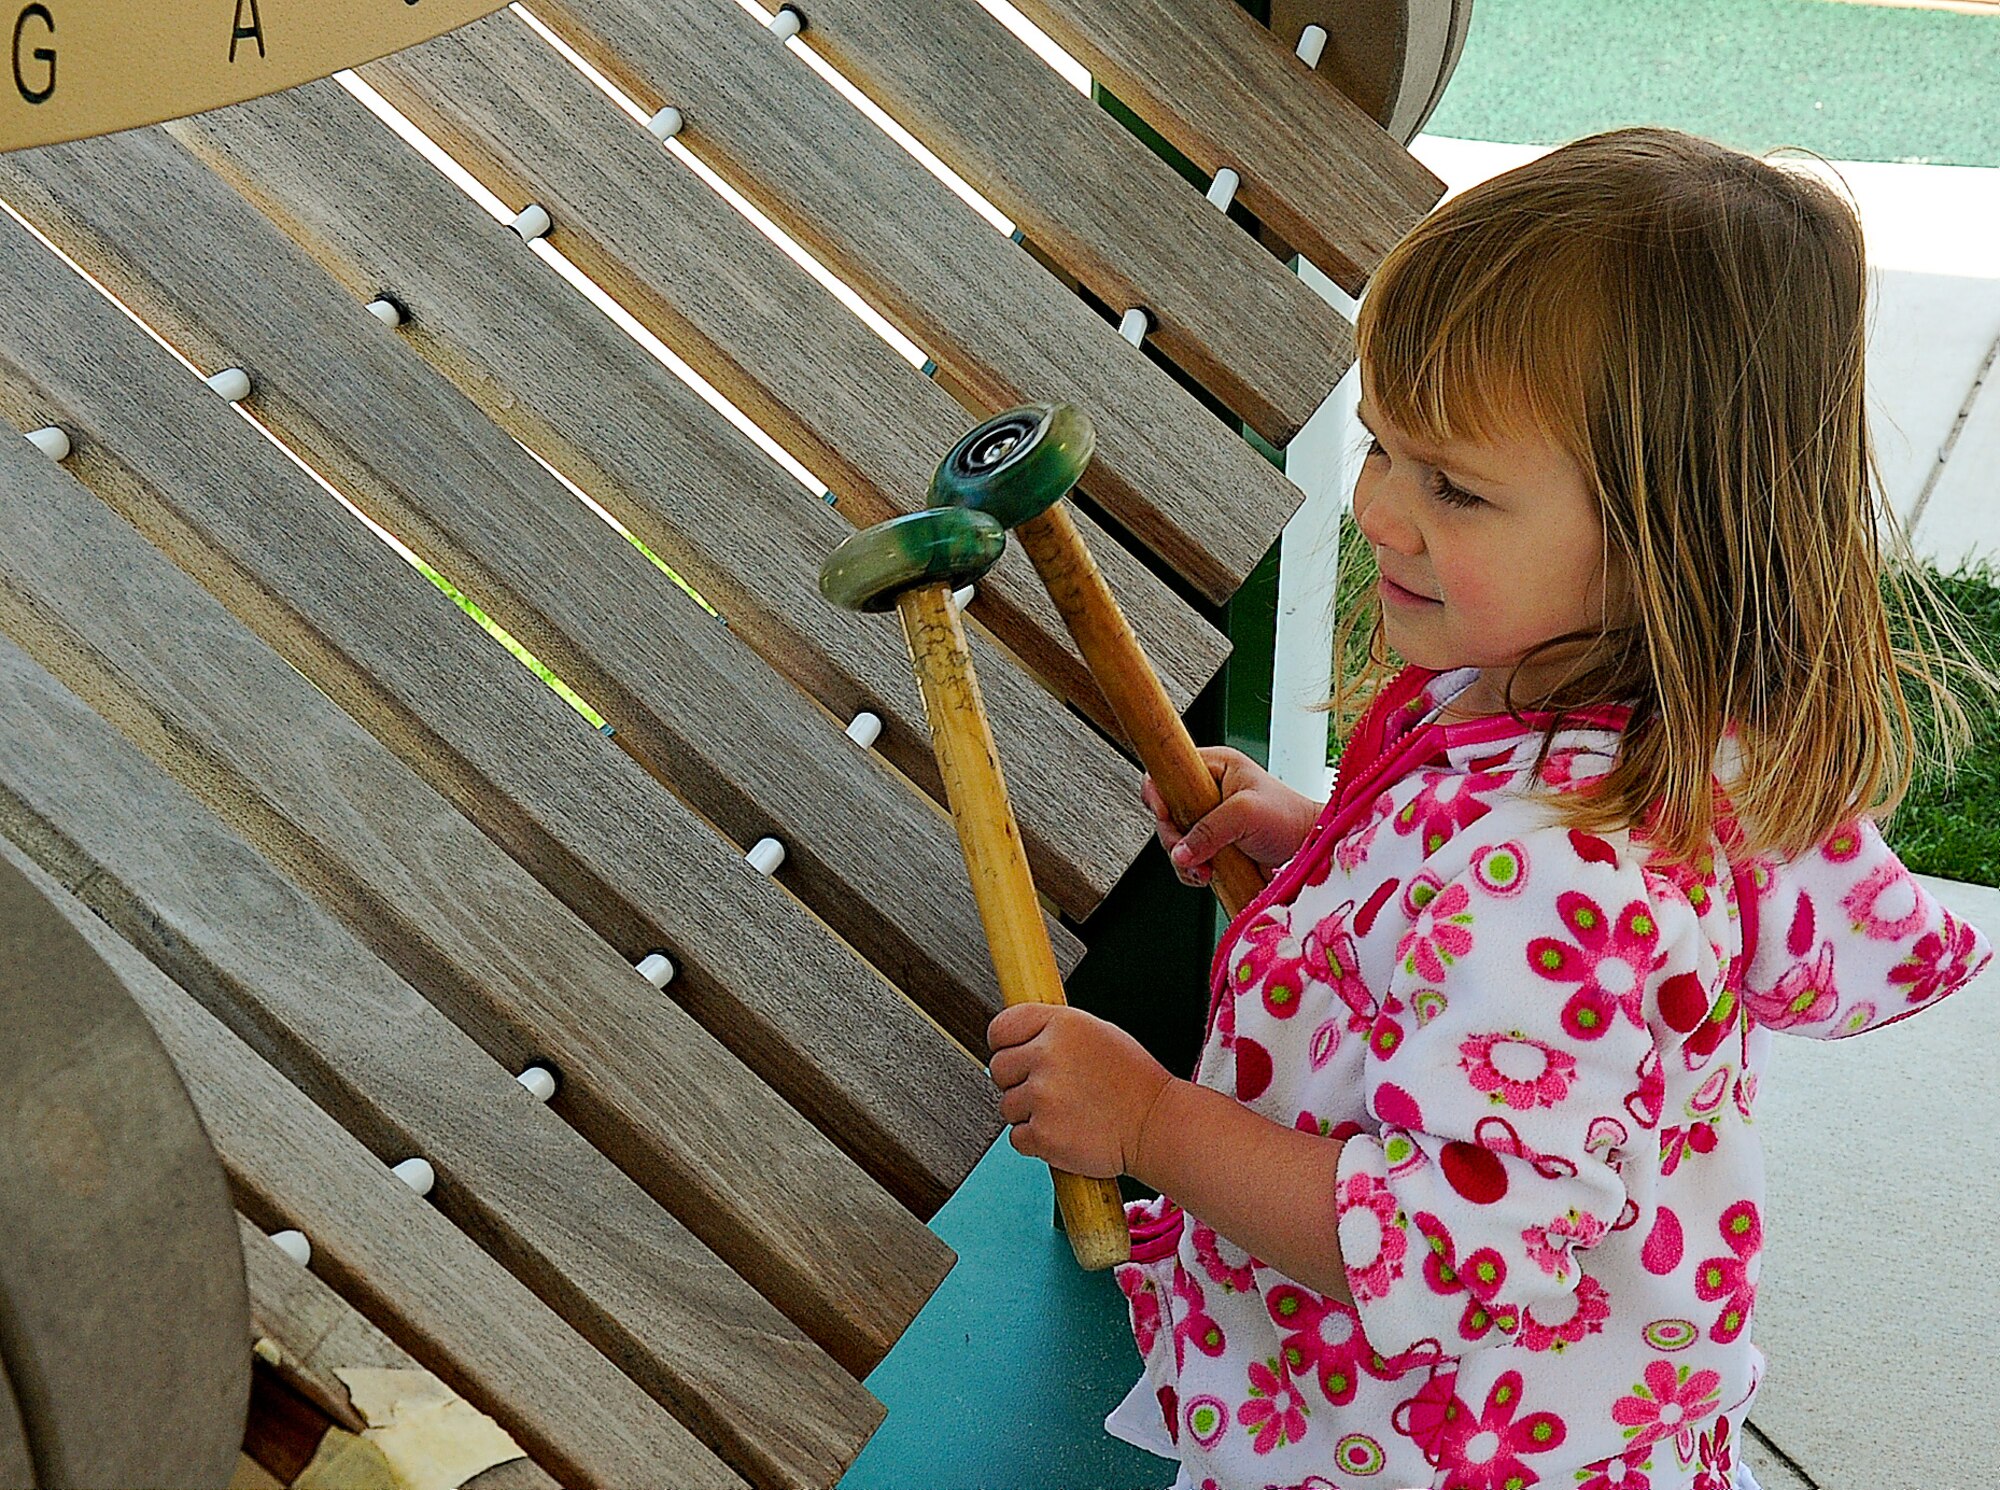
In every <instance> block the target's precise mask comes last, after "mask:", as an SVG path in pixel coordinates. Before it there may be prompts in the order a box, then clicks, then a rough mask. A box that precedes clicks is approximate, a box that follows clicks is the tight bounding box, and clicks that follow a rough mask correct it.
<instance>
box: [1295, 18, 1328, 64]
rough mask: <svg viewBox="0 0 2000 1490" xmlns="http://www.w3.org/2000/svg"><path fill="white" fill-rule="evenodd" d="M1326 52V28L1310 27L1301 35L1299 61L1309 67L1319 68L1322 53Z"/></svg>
mask: <svg viewBox="0 0 2000 1490" xmlns="http://www.w3.org/2000/svg"><path fill="white" fill-rule="evenodd" d="M1325 50H1326V27H1324V26H1308V27H1306V29H1305V30H1303V31H1301V32H1300V33H1299V61H1301V62H1303V63H1305V65H1306V66H1307V67H1318V66H1319V58H1320V53H1322V52H1324V51H1325Z"/></svg>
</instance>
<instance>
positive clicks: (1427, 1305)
mask: <svg viewBox="0 0 2000 1490" xmlns="http://www.w3.org/2000/svg"><path fill="white" fill-rule="evenodd" d="M1476 676H1477V675H1476V673H1473V672H1472V671H1471V670H1461V671H1460V672H1459V673H1455V674H1446V675H1438V674H1428V673H1425V672H1424V671H1423V670H1422V669H1409V670H1407V671H1406V673H1405V674H1404V675H1403V676H1402V677H1401V678H1399V679H1398V680H1397V682H1396V684H1395V685H1394V687H1395V688H1396V689H1400V690H1402V692H1400V693H1397V694H1394V695H1385V700H1386V701H1385V702H1384V703H1383V705H1382V711H1381V713H1380V716H1379V717H1378V718H1377V720H1376V723H1375V724H1374V725H1371V724H1370V723H1369V722H1368V721H1364V724H1363V727H1362V729H1361V731H1360V732H1359V734H1358V736H1357V742H1356V744H1355V745H1351V746H1350V747H1349V755H1350V756H1351V757H1352V758H1351V759H1349V758H1343V761H1342V764H1341V772H1340V780H1341V788H1342V795H1341V796H1340V797H1337V798H1336V800H1335V801H1334V802H1333V803H1330V804H1329V805H1328V809H1327V811H1326V813H1325V814H1324V815H1323V816H1322V818H1321V820H1320V823H1319V825H1318V826H1317V827H1316V828H1315V830H1314V833H1313V836H1312V837H1311V838H1310V839H1309V840H1308V847H1307V850H1306V851H1305V852H1304V853H1303V854H1302V856H1301V859H1300V860H1299V861H1297V862H1295V863H1294V864H1292V865H1290V866H1286V867H1285V868H1284V869H1283V870H1281V872H1280V874H1279V875H1278V877H1277V879H1276V880H1275V881H1274V882H1273V884H1272V886H1271V887H1270V889H1269V890H1268V891H1267V892H1266V893H1265V894H1264V895H1263V896H1262V897H1260V899H1259V901H1258V902H1257V903H1256V904H1253V906H1252V907H1251V908H1250V910H1249V911H1248V912H1247V913H1246V914H1245V915H1244V916H1242V917H1240V918H1239V920H1238V922H1237V924H1235V925H1234V926H1232V927H1231V929H1230V932H1229V933H1228V935H1226V936H1225V938H1224V941H1223V946H1222V947H1221V948H1220V949H1219V950H1218V954H1217V961H1216V982H1215V985H1214V989H1213V992H1214V995H1215V1002H1214V1004H1213V1006H1212V1007H1213V1010H1214V1013H1213V1019H1212V1027H1211V1029H1210V1030H1209V1032H1208V1035H1207V1038H1206V1041H1205V1044H1204V1048H1203V1052H1202V1056H1201V1063H1200V1066H1199V1068H1198V1072H1197V1079H1198V1080H1200V1081H1202V1082H1203V1083H1205V1084H1207V1085H1210V1086H1213V1087H1216V1088H1217V1089H1219V1090H1222V1091H1225V1092H1232V1093H1234V1094H1235V1095H1237V1096H1238V1097H1239V1098H1240V1099H1242V1100H1246V1101H1249V1100H1253V1099H1254V1100H1255V1102H1256V1104H1257V1107H1258V1110H1259V1111H1261V1112H1263V1113H1264V1114H1265V1115H1266V1116H1268V1117H1270V1118H1272V1119H1273V1120H1274V1121H1277V1122H1279V1123H1281V1124H1283V1125H1284V1126H1286V1127H1288V1128H1293V1129H1296V1130H1297V1131H1300V1132H1305V1133H1310V1134H1313V1135H1314V1136H1316V1137H1320V1138H1324V1139H1325V1140H1327V1141H1328V1142H1337V1143H1339V1144H1340V1145H1341V1148H1340V1152H1339V1156H1338V1160H1337V1165H1338V1173H1337V1177H1336V1180H1335V1183H1334V1185H1333V1187H1332V1193H1331V1194H1317V1195H1301V1196H1299V1197H1297V1204H1298V1205H1299V1207H1300V1209H1301V1213H1302V1215H1303V1214H1305V1213H1307V1212H1317V1213H1318V1214H1319V1215H1321V1216H1324V1215H1326V1214H1327V1213H1328V1212H1329V1211H1330V1212H1331V1219H1332V1220H1333V1222H1334V1224H1335V1225H1336V1227H1337V1229H1338V1234H1339V1241H1340V1253H1341V1256H1340V1261H1341V1262H1342V1264H1343V1265H1344V1267H1345V1270H1346V1275H1347V1283H1348V1286H1349V1289H1350V1291H1351V1293H1352V1297H1353V1300H1354V1302H1353V1303H1352V1304H1351V1305H1350V1304H1346V1303H1342V1302H1340V1301H1339V1300H1338V1299H1335V1298H1330V1297H1328V1295H1327V1294H1326V1293H1325V1292H1322V1291H1318V1290H1315V1289H1313V1288H1310V1287H1308V1286H1306V1285H1305V1284H1303V1283H1301V1282H1299V1281H1297V1280H1294V1279H1291V1278H1288V1277H1286V1276H1284V1275H1283V1274H1282V1273H1281V1272H1279V1271H1278V1270H1276V1269H1274V1268H1272V1267H1270V1266H1268V1265H1266V1264H1265V1263H1264V1262H1263V1261H1261V1260H1259V1259H1258V1258H1256V1257H1253V1256H1251V1255H1249V1254H1248V1253H1247V1252H1245V1251H1244V1250H1242V1249H1241V1248H1240V1247H1237V1246H1235V1245H1234V1244H1233V1243H1231V1242H1230V1241H1229V1240H1228V1239H1227V1238H1226V1237H1224V1236H1221V1235H1219V1234H1218V1233H1217V1232H1216V1231H1215V1230H1214V1229H1212V1228H1211V1227H1209V1226H1207V1225H1206V1224H1204V1223H1203V1222H1202V1221H1201V1220H1199V1219H1198V1218H1195V1217H1191V1216H1181V1215H1180V1214H1179V1212H1178V1211H1177V1209H1176V1208H1175V1207H1174V1206H1173V1204H1172V1202H1171V1201H1168V1200H1164V1199H1162V1200H1157V1201H1150V1202H1146V1203H1145V1204H1144V1205H1143V1206H1141V1207H1138V1208H1137V1209H1136V1210H1135V1211H1134V1229H1135V1236H1137V1235H1142V1234H1143V1235H1144V1237H1145V1238H1146V1247H1145V1253H1144V1256H1145V1260H1143V1261H1140V1260H1138V1259H1139V1257H1140V1254H1139V1253H1138V1252H1136V1251H1135V1262H1134V1263H1133V1264H1131V1265H1128V1266H1127V1267H1125V1268H1121V1269H1120V1270H1119V1274H1118V1281H1119V1286H1120V1288H1121V1290H1122V1291H1123V1292H1124V1294H1125V1296H1126V1298H1127V1300H1128V1303H1129V1307H1130V1311H1131V1314H1132V1323H1133V1332H1134V1339H1135V1341H1136V1342H1137V1344H1138V1345H1139V1347H1140V1350H1141V1352H1142V1354H1143V1355H1144V1358H1145V1376H1144V1379H1143V1381H1142V1383H1141V1384H1140V1386H1138V1387H1136V1388H1135V1390H1134V1393H1133V1395H1132V1397H1131V1398H1128V1402H1127V1405H1126V1406H1124V1407H1121V1408H1120V1409H1119V1411H1118V1412H1117V1413H1114V1414H1113V1417H1112V1420H1111V1425H1112V1427H1113V1430H1114V1431H1115V1432H1118V1433H1120V1434H1121V1435H1123V1436H1129V1437H1132V1438H1133V1439H1134V1440H1135V1441H1138V1442H1142V1443H1144V1444H1145V1445H1146V1446H1147V1447H1149V1448H1152V1449H1153V1450H1155V1451H1156V1452H1159V1453H1164V1454H1170V1455H1174V1456H1178V1457H1179V1458H1180V1459H1181V1460H1182V1461H1183V1464H1184V1467H1185V1479H1186V1481H1187V1483H1189V1484H1191V1485H1204V1486H1214V1487H1217V1490H1224V1487H1227V1490H1246V1487H1250V1486H1284V1487H1287V1490H1305V1487H1311V1490H1336V1487H1337V1490H1357V1487H1359V1486H1363V1485H1381V1486H1384V1487H1391V1486H1394V1487H1404V1486H1416V1485H1422V1486H1425V1487H1427V1490H1447V1487H1480V1490H1486V1487H1503V1486H1504V1487H1508V1490H1526V1487H1529V1486H1536V1485H1541V1486H1556V1487H1560V1490H1723V1487H1725V1486H1726V1485H1727V1484H1728V1481H1729V1477H1730V1476H1731V1474H1732V1473H1733V1472H1734V1464H1735V1446H1734V1444H1733V1442H1732V1437H1731V1434H1732V1428H1733V1427H1734V1426H1740V1424H1741V1422H1742V1420H1743V1419H1742V1414H1743V1413H1744V1412H1745V1411H1746V1410H1747V1409H1748V1407H1749V1405H1750V1403H1751V1401H1752V1399H1753V1397H1754V1395H1755V1392H1756V1385H1757V1379H1758V1376H1759V1375H1760V1374H1761V1369H1762V1368H1761V1359H1760V1357H1759V1356H1758V1354H1757V1351H1756V1349H1755V1347H1754V1346H1753V1344H1752V1343H1751V1338H1752V1333H1753V1330H1752V1327H1753V1325H1754V1320H1755V1299H1756V1287H1757V1283H1758V1272H1759V1268H1760V1265H1761V1261H1762V1244H1763V1221H1764V1217H1763V1194H1762V1189H1761V1168H1760V1161H1759V1157H1758V1147H1757V1133H1756V1129H1755V1127H1754V1126H1753V1124H1752V1121H1751V1120H1752V1117H1753V1115H1754V1114H1755V1110H1756V1093H1757V1087H1758V1082H1759V1076H1760V1073H1761V1071H1762V1069H1763V1065H1764V1062H1765V1060H1766V1058H1767V1055H1768V1051H1769V1046H1770V1043H1771V1041H1772V1039H1773V1038H1774V1036H1775V1035H1777V1034H1780V1033H1783V1034H1790V1035H1806V1036H1813V1037H1821V1038H1834V1037H1838V1036H1841V1035H1845V1034H1849V1033H1852V1032H1854V1031H1855V1030H1858V1029H1867V1028H1874V1027H1876V1026H1877V1025H1878V1024H1880V1023H1883V1022H1886V1021H1887V1019H1888V1018H1890V1017H1894V1016H1900V1015H1902V1014H1904V1013H1907V1012H1909V1011H1911V1010H1915V1009H1918V1008H1922V1007H1924V1006H1926V1005H1928V1004H1930V1003H1933V1002H1935V1001H1936V1000H1937V999H1939V998H1942V997H1944V996H1945V995H1947V994H1949V993H1950V992H1951V991H1953V990H1954V989H1956V988H1958V987H1961V986H1963V985H1964V984H1965V983H1966V982H1968V981H1970V980H1971V978H1973V977H1974V976H1976V975H1977V973H1978V972H1979V971H1980V970H1981V969H1982V968H1983V967H1984V966H1985V964H1986V963H1987V962H1988V960H1989V959H1990V957H1991V947H1990V944H1989V942H1988V941H1987V939H1986V938H1985V937H1984V936H1983V935H1981V933H1980V932H1979V931H1978V930H1977V929H1975V928H1973V927H1971V926H1968V925H1965V924H1964V923H1962V922H1960V921H1958V920H1956V919H1955V918H1953V917H1951V916H1950V915H1948V914H1946V913H1945V912H1944V910H1943V908H1942V907H1941V906H1939V905H1938V904H1937V903H1936V902H1935V901H1934V900H1933V899H1932V898H1931V897H1930V896H1929V895H1928V894H1927V893H1926V891H1925V889H1924V887H1923V885H1922V884H1921V882H1919V881H1918V880H1916V879H1915V877H1914V876H1911V875H1909V874H1908V872H1907V871H1906V870H1904V869H1903V867H1902V866H1901V864H1900V863H1899V862H1897V861H1896V859H1895V856H1894V855H1893V854H1892V853H1891V852H1890V851H1889V849H1888V847H1887V846H1886V845H1885V844H1884V843H1883V842H1882V840H1881V837H1880V835H1879V833H1877V832H1876V831H1875V829H1874V827H1873V825H1872V824H1871V823H1869V822H1867V821H1865V820H1856V821H1855V822H1853V823H1850V824H1845V825H1843V827H1842V828H1841V830H1840V831H1838V832H1836V833H1835V834H1833V835H1831V836H1830V837H1829V838H1828V839H1827V840H1826V841H1825V842H1824V843H1822V844H1819V845H1816V846H1815V848H1814V849H1813V850H1812V851H1810V852H1808V853H1807V854H1805V855H1803V856H1801V857H1800V858H1799V859H1797V860H1793V861H1780V860H1777V859H1775V858H1770V857H1759V858H1755V859H1752V858H1748V857H1746V856H1743V855H1741V854H1740V853H1733V852H1732V846H1733V845H1735V844H1737V843H1739V842H1740V840H1739V838H1738V835H1737V833H1736V830H1735V827H1734V820H1733V817H1732V816H1731V815H1730V813H1729V812H1728V810H1727V802H1726V798H1725V797H1723V796H1722V795H1720V788H1719V786H1718V787H1717V791H1718V796H1717V804H1718V809H1719V816H1718V820H1717V821H1718V831H1717V834H1716V837H1715V838H1714V839H1712V840H1711V843H1710V844H1709V846H1708V848H1707V850H1706V851H1705V852H1703V853H1702V854H1700V855H1698V856H1696V858H1695V860H1694V862H1693V863H1691V864H1686V865H1678V866H1675V865H1666V864H1655V863H1653V862H1652V861H1651V859H1650V857H1649V856H1650V852H1651V850H1650V844H1649V842H1648V840H1647V838H1646V835H1645V825H1644V824H1642V825H1640V826H1639V827H1636V828H1635V829H1633V830H1631V831H1629V832H1622V831H1621V832H1608V833H1585V832H1579V831H1573V830H1571V829H1569V828H1567V827H1566V826H1563V825H1562V824H1561V823H1560V822H1559V821H1558V820H1557V819H1555V817H1554V816H1553V814H1552V813H1551V811H1550V810H1549V802H1548V798H1549V794H1550V791H1551V790H1552V789H1553V790H1555V791H1567V790H1574V789H1577V788H1578V787H1579V786H1581V785H1583V784H1584V783H1587V782H1589V781H1591V780H1594V779H1596V778H1598V777H1601V776H1603V775H1604V774H1605V772H1606V771H1608V770H1609V769H1610V768H1611V765H1612V763H1613V761H1614V759H1615V755H1616V750H1617V746H1618V743H1619V740H1618V734H1617V727H1618V724H1619V722H1620V720H1619V718H1618V717H1616V716H1615V715H1612V714H1601V715H1597V716H1593V717H1591V718H1586V719H1583V720H1581V721H1579V722H1576V723H1573V724H1572V725H1571V726H1570V727H1569V728H1568V729H1566V731H1565V733H1564V735H1563V736H1562V737H1561V739H1560V740H1559V741H1558V742H1557V743H1556V744H1555V745H1554V747H1553V748H1552V750H1551V752H1550V756H1549V765H1548V769H1547V770H1546V771H1545V773H1544V777H1543V779H1540V780H1538V779H1535V777H1534V775H1533V773H1532V767H1533V765H1534V759H1535V754H1536V752H1537V750H1538V748H1539V746H1540V745H1541V743H1542V741H1541V737H1540V736H1539V735H1538V734H1536V733H1535V728H1536V727H1538V726H1536V724H1535V721H1533V719H1532V718H1531V720H1530V725H1529V727H1522V726H1520V725H1518V724H1516V723H1514V722H1512V721H1503V720H1493V721H1475V722H1473V723H1470V724H1464V725H1456V724H1455V725H1451V726H1446V727H1443V728H1442V729H1440V728H1439V727H1437V726H1436V725H1434V724H1422V723H1419V722H1418V721H1419V720H1421V719H1422V717H1423V715H1424V714H1425V712H1426V710H1429V711H1433V712H1434V711H1435V709H1436V707H1437V706H1439V705H1441V704H1442V703H1443V702H1445V701H1446V699H1448V698H1449V697H1450V696H1451V693H1452V692H1453V691H1454V690H1455V689H1456V688H1462V687H1464V686H1466V685H1467V684H1468V683H1469V682H1470V681H1472V679H1473V678H1475V677H1476ZM1387 719H1393V720H1395V721H1397V722H1399V723H1400V724H1401V726H1402V731H1403V732H1401V733H1391V732H1385V731H1384V730H1383V729H1382V728H1381V721H1382V720H1387ZM1371 729H1372V730H1373V731H1374V732H1373V734H1371V733H1370V731H1371ZM1371 740H1372V741H1373V742H1374V743H1372V744H1367V745H1366V746H1365V748H1363V742H1365V741H1371ZM1751 930H1754V940H1746V935H1745V933H1746V931H1751ZM1878 1011H1879V1013H1878ZM1316 1224H1323V1223H1316ZM1128 1408H1129V1411H1128Z"/></svg>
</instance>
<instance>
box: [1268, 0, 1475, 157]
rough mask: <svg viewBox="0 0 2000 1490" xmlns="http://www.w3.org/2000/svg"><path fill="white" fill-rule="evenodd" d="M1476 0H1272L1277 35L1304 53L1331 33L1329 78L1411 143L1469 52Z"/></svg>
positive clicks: (1326, 58)
mask: <svg viewBox="0 0 2000 1490" xmlns="http://www.w3.org/2000/svg"><path fill="white" fill-rule="evenodd" d="M1471 24H1472V0H1271V29H1272V31H1274V32H1275V33H1277V36H1278V38H1279V40H1281V41H1283V42H1284V44H1285V45H1286V46H1288V47H1297V46H1298V43H1299V33H1300V32H1302V31H1304V30H1305V28H1306V27H1307V26H1313V25H1317V26H1322V27H1324V28H1325V29H1326V34H1327V43H1326V52H1325V54H1324V55H1323V56H1322V57H1321V58H1320V62H1319V66H1320V70H1321V71H1322V72H1325V73H1326V74H1327V75H1328V76H1329V77H1331V78H1332V79H1333V81H1334V83H1335V84H1336V85H1338V87H1339V88H1340V91H1341V92H1343V93H1345V94H1346V95H1347V96H1348V97H1349V98H1351V99H1353V100H1354V101H1355V103H1357V104H1359V105H1360V106H1361V108H1362V109H1363V110H1364V111H1365V112H1366V113H1367V114H1368V115H1369V116H1370V117H1371V118H1372V119H1374V120H1375V122H1376V123H1377V124H1379V125H1381V126H1382V127H1383V128H1384V129H1385V130H1387V131H1388V132H1389V133H1390V134H1392V135H1394V136H1395V137H1396V139H1397V140H1399V141H1401V142H1402V143H1403V144H1405V145H1407V144H1409V142H1410V141H1411V140H1413V139H1415V138H1416V135H1417V131H1418V130H1420V129H1422V128H1423V127H1424V121H1425V120H1426V119H1429V118H1430V116H1431V111H1432V110H1433V109H1435V108H1436V107H1437V101H1438V99H1439V97H1440V96H1442V94H1443V93H1444V85H1445V84H1446V83H1447V82H1449V81H1450V79H1451V73H1452V69H1453V68H1455V67H1457V66H1458V57H1459V53H1460V52H1462V51H1464V50H1465V33H1466V29H1467V28H1468V27H1469V26H1471Z"/></svg>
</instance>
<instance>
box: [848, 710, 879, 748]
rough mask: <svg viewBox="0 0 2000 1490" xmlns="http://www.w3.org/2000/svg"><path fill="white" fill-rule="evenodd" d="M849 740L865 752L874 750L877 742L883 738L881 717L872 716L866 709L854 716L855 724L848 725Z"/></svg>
mask: <svg viewBox="0 0 2000 1490" xmlns="http://www.w3.org/2000/svg"><path fill="white" fill-rule="evenodd" d="M847 738H848V739H850V740H852V741H853V742H854V743H855V744H857V745H859V746H860V747H861V748H862V749H863V750H869V749H872V748H874V745H875V742H876V741H877V740H879V739H881V738H882V718H881V716H880V715H878V714H870V713H869V712H868V711H867V710H866V709H863V710H862V711H861V712H860V713H859V714H856V715H855V716H854V723H852V724H850V725H848V727H847Z"/></svg>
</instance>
